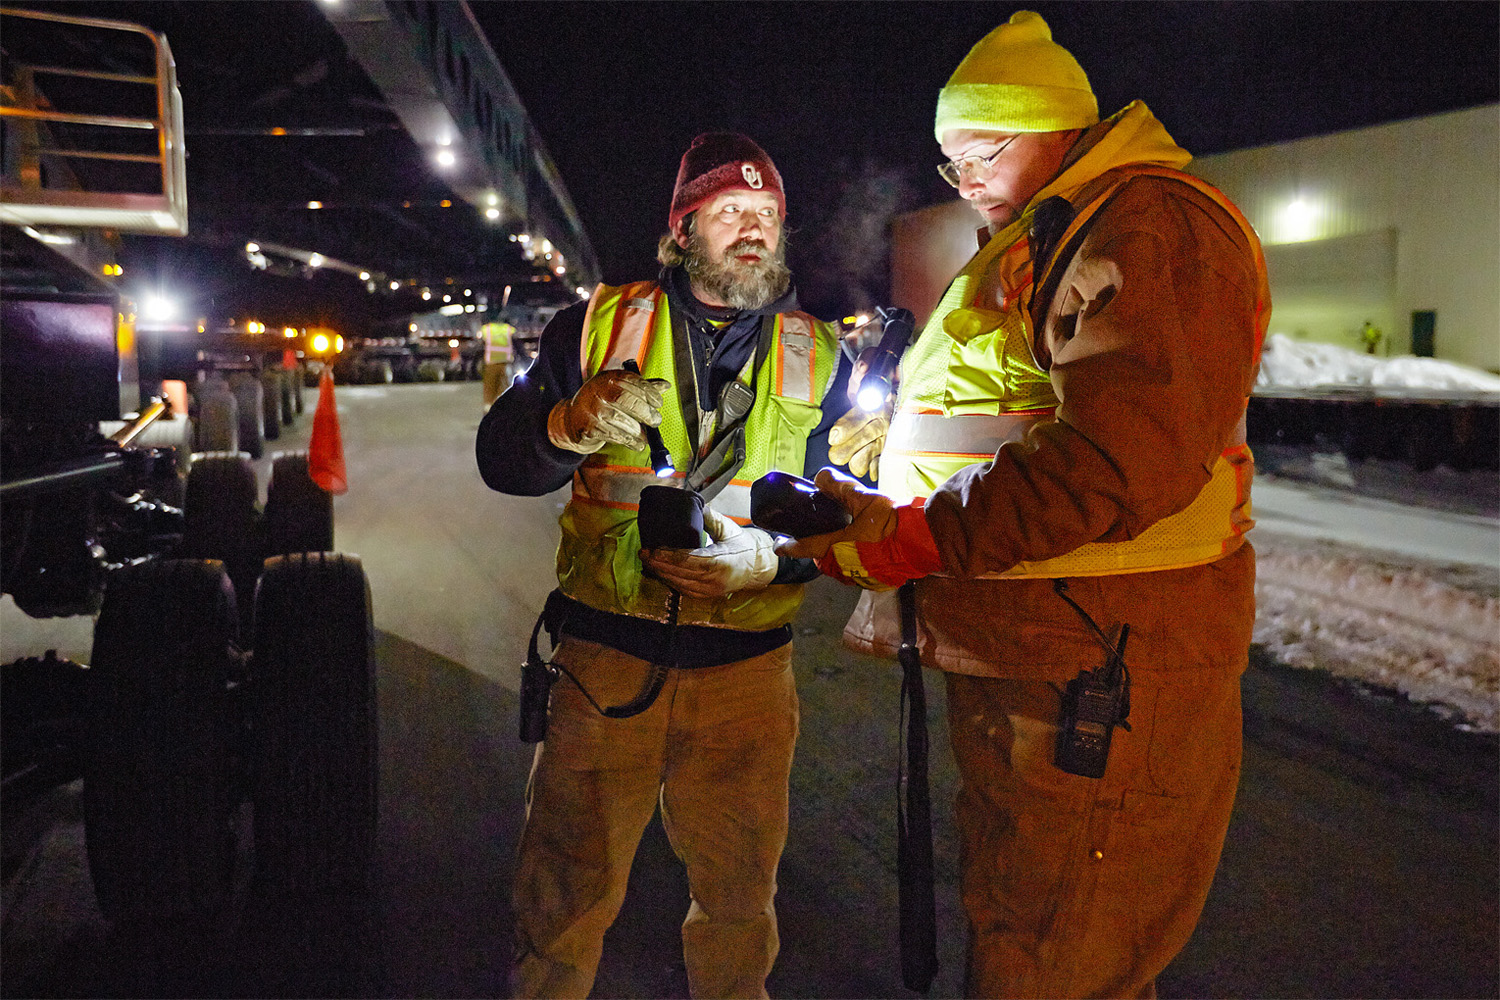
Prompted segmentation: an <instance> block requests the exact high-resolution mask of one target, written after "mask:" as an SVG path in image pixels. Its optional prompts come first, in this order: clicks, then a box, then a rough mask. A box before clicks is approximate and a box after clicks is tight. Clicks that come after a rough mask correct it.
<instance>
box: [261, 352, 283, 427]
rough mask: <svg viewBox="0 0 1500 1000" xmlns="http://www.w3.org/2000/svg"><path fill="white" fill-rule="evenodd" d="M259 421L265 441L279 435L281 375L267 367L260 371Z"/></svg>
mask: <svg viewBox="0 0 1500 1000" xmlns="http://www.w3.org/2000/svg"><path fill="white" fill-rule="evenodd" d="M260 400H261V417H262V420H261V423H262V424H263V425H264V430H265V438H266V440H267V441H275V440H277V439H278V438H280V437H281V375H280V374H279V373H278V372H276V371H275V370H274V369H271V368H267V369H266V370H265V371H263V372H261V373H260Z"/></svg>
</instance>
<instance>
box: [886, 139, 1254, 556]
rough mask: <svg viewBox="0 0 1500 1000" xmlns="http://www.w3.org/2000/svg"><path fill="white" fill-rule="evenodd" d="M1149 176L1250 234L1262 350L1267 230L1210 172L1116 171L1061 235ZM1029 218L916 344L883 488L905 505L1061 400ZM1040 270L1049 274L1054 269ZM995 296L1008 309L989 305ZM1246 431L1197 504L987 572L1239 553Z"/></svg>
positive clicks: (964, 282) (1247, 463)
mask: <svg viewBox="0 0 1500 1000" xmlns="http://www.w3.org/2000/svg"><path fill="white" fill-rule="evenodd" d="M1143 175H1150V176H1157V177H1167V178H1171V179H1173V180H1176V181H1180V182H1182V183H1185V184H1189V185H1191V186H1192V187H1194V188H1196V189H1197V190H1199V191H1201V192H1203V193H1204V194H1207V195H1208V196H1209V197H1210V198H1212V199H1213V200H1214V201H1215V202H1216V203H1218V204H1219V205H1220V206H1222V207H1223V208H1224V209H1225V211H1226V212H1228V214H1229V215H1230V217H1231V218H1232V219H1234V220H1235V222H1236V223H1237V224H1238V225H1239V227H1240V229H1241V230H1242V231H1243V232H1244V234H1245V238H1246V240H1247V241H1248V242H1249V245H1250V248H1251V252H1252V253H1253V255H1254V258H1255V267H1256V272H1257V275H1258V287H1259V294H1258V297H1257V304H1256V308H1257V318H1256V321H1257V330H1256V345H1255V348H1256V352H1257V354H1258V353H1259V351H1260V345H1261V342H1262V340H1263V338H1264V337H1265V331H1266V326H1267V324H1268V323H1269V322H1270V299H1269V294H1268V292H1267V287H1268V286H1267V279H1266V268H1265V259H1264V256H1263V254H1262V252H1261V247H1260V240H1259V239H1258V238H1257V237H1256V235H1255V230H1254V229H1253V228H1251V226H1250V224H1249V222H1247V221H1246V220H1245V218H1244V216H1243V215H1241V214H1240V212H1239V210H1238V209H1237V208H1235V206H1234V205H1233V203H1231V202H1230V201H1229V200H1228V199H1227V198H1226V197H1225V196H1224V195H1223V194H1222V193H1221V192H1219V191H1218V189H1216V188H1214V187H1213V186H1211V185H1209V184H1207V183H1206V182H1204V181H1202V180H1199V179H1198V178H1196V177H1193V176H1192V175H1190V174H1185V173H1183V172H1181V171H1179V170H1173V169H1170V168H1167V167H1160V166H1145V165H1141V166H1136V167H1126V168H1122V169H1117V170H1115V171H1112V176H1113V180H1112V181H1111V182H1109V183H1106V184H1104V185H1099V186H1096V189H1095V190H1094V191H1092V192H1091V194H1092V197H1090V198H1089V200H1088V202H1087V203H1086V204H1084V205H1083V206H1081V207H1080V208H1079V209H1078V211H1077V214H1076V215H1075V217H1074V219H1073V221H1072V223H1071V225H1070V226H1069V228H1068V229H1067V231H1066V232H1065V233H1064V234H1063V236H1062V238H1061V239H1060V240H1059V241H1058V243H1057V245H1058V246H1060V247H1066V246H1067V244H1068V242H1069V241H1070V240H1071V239H1072V238H1073V237H1074V235H1075V234H1077V232H1078V231H1079V230H1080V229H1081V228H1082V227H1083V226H1084V225H1085V224H1086V223H1087V222H1088V220H1089V219H1090V218H1092V217H1093V215H1094V213H1095V212H1097V211H1098V209H1099V208H1101V207H1102V206H1103V205H1104V204H1105V203H1106V202H1107V201H1108V200H1109V197H1110V195H1112V194H1113V193H1114V192H1115V191H1117V190H1118V189H1119V188H1120V186H1122V185H1123V184H1125V183H1126V182H1127V181H1128V180H1130V179H1132V178H1134V177H1139V176H1143ZM1030 219H1031V215H1030V214H1027V215H1025V216H1023V217H1022V218H1021V219H1019V220H1017V222H1015V223H1013V224H1012V225H1011V226H1009V227H1007V229H1006V230H1005V232H1003V233H1001V234H1000V236H997V237H996V238H995V239H993V240H991V241H990V242H989V243H988V244H986V245H985V246H984V247H983V248H981V249H980V251H979V252H978V253H977V254H975V255H974V257H973V258H972V259H971V260H970V261H969V263H968V264H967V265H965V267H964V268H963V270H962V271H960V272H959V275H958V277H956V278H955V279H954V280H953V283H952V284H951V285H950V286H949V287H948V290H947V291H946V292H945V293H944V294H943V297H942V299H941V300H940V302H939V304H938V307H937V309H936V310H934V312H933V314H932V316H931V317H930V318H929V319H928V321H927V324H926V326H925V327H924V328H923V330H922V334H921V336H920V337H919V338H918V340H917V342H916V344H914V345H913V346H912V348H911V350H910V351H909V352H908V354H907V357H906V359H905V361H904V363H903V366H902V385H901V391H900V394H899V396H898V398H897V404H896V413H895V415H894V417H893V419H892V421H891V426H890V430H889V431H888V433H887V435H886V443H885V448H884V450H883V451H882V453H881V457H880V491H881V492H882V493H884V494H886V495H887V496H889V497H890V498H891V499H892V500H893V501H894V502H895V503H897V504H905V503H910V502H911V501H912V500H913V499H915V498H916V497H925V496H928V495H930V494H931V493H932V491H933V490H935V489H936V488H937V487H938V486H940V485H942V484H943V483H944V482H946V481H947V480H948V479H949V478H950V477H951V476H953V474H954V473H956V472H958V471H959V470H960V469H963V468H965V467H967V466H970V465H974V464H976V463H979V462H988V461H990V460H991V459H993V458H994V456H995V453H996V452H997V451H998V450H999V449H1000V447H1001V445H1003V444H1004V443H1005V442H1007V441H1019V440H1020V439H1021V438H1022V437H1024V435H1025V433H1026V430H1027V429H1028V428H1029V427H1030V426H1031V425H1032V424H1034V423H1036V422H1038V421H1040V420H1046V419H1050V418H1051V417H1052V414H1053V411H1054V410H1055V408H1056V406H1057V402H1058V400H1057V397H1056V395H1055V394H1054V393H1053V391H1052V386H1051V382H1050V380H1049V379H1048V377H1047V374H1046V372H1045V371H1044V370H1043V369H1042V368H1041V366H1040V365H1039V364H1038V363H1037V361H1036V359H1035V357H1034V356H1033V352H1032V343H1033V337H1034V331H1033V329H1032V320H1031V317H1030V316H1029V315H1028V314H1027V312H1026V308H1025V305H1026V302H1025V301H1024V300H1025V299H1026V298H1027V297H1028V294H1027V293H1029V291H1030V289H1031V287H1032V283H1033V277H1034V276H1033V275H1032V273H1031V257H1030V253H1031V251H1030V247H1029V245H1028V242H1027V239H1026V235H1025V234H1026V233H1027V230H1028V229H1029V226H1030ZM1056 266H1066V262H1059V263H1058V264H1057V265H1056ZM1035 278H1036V279H1037V282H1038V284H1039V285H1042V284H1045V281H1046V275H1037V276H1035ZM996 302H998V303H999V304H1000V308H999V309H998V310H996V309H991V308H987V307H986V306H988V305H993V304H994V303H996ZM981 303H982V304H981ZM1243 432H1244V422H1243V420H1242V421H1241V424H1240V439H1239V441H1237V442H1236V443H1234V444H1232V445H1231V446H1230V447H1229V448H1226V449H1225V451H1224V453H1223V454H1222V455H1220V456H1219V457H1218V458H1217V459H1216V460H1215V462H1214V466H1213V469H1212V472H1211V474H1210V477H1209V481H1208V483H1207V484H1205V485H1204V487H1203V489H1202V490H1201V491H1200V492H1199V494H1198V496H1197V497H1196V498H1194V500H1193V501H1192V503H1190V504H1189V505H1188V506H1187V507H1186V508H1184V509H1183V510H1180V511H1178V512H1177V513H1175V514H1172V515H1170V516H1168V517H1165V518H1162V519H1161V520H1160V521H1157V522H1156V523H1155V524H1153V525H1151V526H1150V527H1149V528H1147V529H1146V530H1145V531H1143V532H1141V534H1140V535H1138V536H1136V537H1135V538H1132V539H1129V540H1128V541H1122V542H1090V543H1088V544H1085V545H1082V546H1080V547H1079V548H1077V549H1074V550H1073V551H1072V552H1068V553H1065V554H1064V555H1061V556H1056V557H1054V558H1051V559H1046V560H1040V561H1037V562H1022V563H1018V564H1017V565H1015V566H1013V567H1011V568H1010V569H1008V570H1006V571H1004V572H1003V573H998V574H987V576H995V577H1004V578H1013V577H1020V578H1030V577H1040V578H1053V577H1065V576H1104V575H1112V574H1117V573H1134V572H1141V571H1145V570H1157V569H1172V568H1178V567H1183V566H1194V565H1200V564H1203V563H1208V562H1213V561H1215V560H1217V559H1220V558H1222V557H1223V556H1225V555H1228V554H1229V553H1230V552H1233V551H1234V550H1235V549H1237V548H1238V547H1239V546H1240V544H1241V543H1242V542H1243V539H1244V534H1245V532H1246V531H1248V530H1249V529H1250V528H1251V527H1252V526H1253V525H1254V521H1253V520H1252V519H1251V516H1250V480H1251V476H1252V473H1253V469H1254V466H1253V459H1252V456H1251V454H1250V449H1249V447H1248V446H1247V445H1246V444H1245V443H1244V438H1243Z"/></svg>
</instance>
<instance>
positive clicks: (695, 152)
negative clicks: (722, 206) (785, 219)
mask: <svg viewBox="0 0 1500 1000" xmlns="http://www.w3.org/2000/svg"><path fill="white" fill-rule="evenodd" d="M736 190H738V191H745V190H750V191H765V192H767V193H768V194H772V195H775V196H776V207H777V209H778V210H779V211H780V213H781V215H782V216H785V215H786V196H785V195H784V194H783V193H782V187H781V175H780V174H779V173H777V172H776V164H774V163H772V162H771V158H770V157H769V156H767V155H766V151H765V150H763V149H761V148H760V147H759V146H757V145H756V144H755V142H754V141H753V140H751V139H750V138H749V137H748V136H743V135H740V134H739V133H738V132H705V133H704V134H703V135H700V136H698V138H696V139H694V140H693V144H692V145H691V146H689V147H688V151H687V152H686V153H684V154H682V163H681V164H680V165H679V166H678V168H677V185H676V187H675V188H674V189H673V191H672V207H671V210H670V211H669V212H668V215H667V225H668V227H669V228H670V229H671V231H672V232H673V233H676V232H677V226H678V223H680V222H681V221H682V220H683V219H684V218H685V217H687V216H688V215H689V214H690V213H692V212H696V211H697V210H698V209H699V208H701V207H703V206H704V205H706V204H707V203H708V202H710V201H712V200H713V199H714V198H716V197H718V196H719V195H720V194H723V193H724V192H725V191H736Z"/></svg>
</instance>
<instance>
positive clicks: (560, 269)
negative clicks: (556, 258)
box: [552, 264, 568, 274]
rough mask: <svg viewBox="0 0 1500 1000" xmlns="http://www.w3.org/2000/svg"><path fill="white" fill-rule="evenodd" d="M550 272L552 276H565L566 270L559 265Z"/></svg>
mask: <svg viewBox="0 0 1500 1000" xmlns="http://www.w3.org/2000/svg"><path fill="white" fill-rule="evenodd" d="M552 271H553V273H554V274H567V273H568V269H567V268H566V267H563V266H562V265H561V264H559V265H557V266H556V267H554V268H553V269H552Z"/></svg>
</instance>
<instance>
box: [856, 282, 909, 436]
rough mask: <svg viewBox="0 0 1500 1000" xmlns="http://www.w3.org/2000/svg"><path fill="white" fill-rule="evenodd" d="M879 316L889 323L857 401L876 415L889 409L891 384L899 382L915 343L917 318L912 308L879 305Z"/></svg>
mask: <svg viewBox="0 0 1500 1000" xmlns="http://www.w3.org/2000/svg"><path fill="white" fill-rule="evenodd" d="M875 314H876V315H877V316H879V317H880V319H881V321H882V322H883V323H884V324H885V328H884V329H883V330H882V331H881V334H880V343H879V344H877V345H876V346H875V356H874V357H872V358H871V359H870V367H869V368H868V369H866V371H865V375H864V378H862V379H861V380H860V383H859V392H858V394H856V396H855V397H854V402H855V403H856V404H857V405H858V406H859V408H860V409H862V410H864V411H865V412H866V413H874V412H876V411H877V410H879V409H881V408H882V407H883V406H885V401H886V400H887V399H889V398H890V395H891V384H892V383H893V382H895V380H896V366H897V365H899V364H900V363H901V355H902V354H904V353H905V352H906V345H907V344H909V343H910V342H911V331H912V327H913V325H914V324H915V318H914V317H913V316H912V314H911V310H910V309H900V308H897V307H895V306H890V307H886V306H876V307H875Z"/></svg>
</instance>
